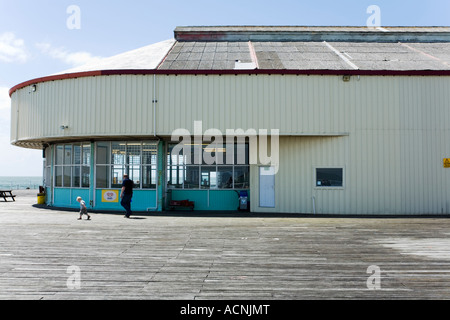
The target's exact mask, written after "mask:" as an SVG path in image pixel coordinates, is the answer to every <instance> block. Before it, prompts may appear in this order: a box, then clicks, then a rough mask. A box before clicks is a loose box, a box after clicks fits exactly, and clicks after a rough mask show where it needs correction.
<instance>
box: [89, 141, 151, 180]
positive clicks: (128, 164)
mask: <svg viewBox="0 0 450 320" xmlns="http://www.w3.org/2000/svg"><path fill="white" fill-rule="evenodd" d="M157 155H158V153H157V143H156V142H141V141H139V142H116V141H114V142H98V143H97V145H96V187H97V188H105V189H106V188H121V187H122V182H123V175H124V174H128V175H129V177H130V179H131V180H133V181H134V184H135V188H137V189H156V178H157V175H156V168H157Z"/></svg>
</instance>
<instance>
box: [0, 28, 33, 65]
mask: <svg viewBox="0 0 450 320" xmlns="http://www.w3.org/2000/svg"><path fill="white" fill-rule="evenodd" d="M28 58H29V54H28V53H27V51H26V48H25V41H23V39H18V38H17V37H16V35H15V34H14V33H12V32H4V33H1V34H0V61H2V62H7V63H11V62H19V63H25V62H26V61H27V60H28Z"/></svg>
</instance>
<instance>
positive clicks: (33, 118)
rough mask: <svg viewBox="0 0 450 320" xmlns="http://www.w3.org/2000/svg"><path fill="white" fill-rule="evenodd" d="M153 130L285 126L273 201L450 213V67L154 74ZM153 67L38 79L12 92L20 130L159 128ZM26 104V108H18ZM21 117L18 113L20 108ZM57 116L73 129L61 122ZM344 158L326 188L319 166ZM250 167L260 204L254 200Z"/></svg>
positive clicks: (281, 205) (46, 134)
mask: <svg viewBox="0 0 450 320" xmlns="http://www.w3.org/2000/svg"><path fill="white" fill-rule="evenodd" d="M156 87H157V92H156V98H157V100H158V103H157V106H156V108H157V110H156V114H157V119H156V131H157V134H158V135H160V136H170V135H171V133H172V131H173V130H174V129H177V128H186V129H188V130H190V131H191V132H192V133H193V124H194V121H196V120H201V121H203V130H206V129H209V128H217V129H219V130H221V131H222V132H223V133H225V132H226V129H237V128H242V129H244V130H245V129H249V128H254V129H256V130H258V129H268V130H270V129H280V133H281V134H282V135H284V137H282V138H281V140H280V170H279V174H278V175H277V177H276V207H275V208H274V209H271V211H275V212H304V213H312V197H315V199H316V212H317V213H342V214H344V213H348V214H358V213H360V214H369V213H392V214H396V213H409V214H419V213H436V214H439V213H450V202H449V200H447V199H450V192H449V188H450V169H444V168H443V164H442V161H443V158H450V78H448V77H392V76H386V77H381V76H373V77H361V78H360V79H358V77H352V79H351V81H350V82H348V83H346V82H343V81H342V78H341V77H339V76H295V75H284V76H282V75H258V76H256V75H252V76H250V75H239V76H234V75H222V76H218V75H208V76H205V75H198V76H195V75H180V76H174V75H170V76H166V75H158V76H157V86H156ZM152 99H153V76H144V75H126V76H102V77H92V78H79V79H68V80H58V81H53V82H46V83H40V84H38V91H37V92H36V93H29V88H23V89H21V90H18V91H16V92H15V93H14V94H13V96H12V101H13V103H12V128H11V137H12V141H17V140H19V141H27V140H36V141H40V140H43V141H45V140H46V139H48V140H52V139H55V138H61V137H65V136H66V137H74V136H75V137H90V136H111V135H113V136H142V135H149V136H151V135H153V104H152ZM17 112H18V113H17ZM17 114H18V116H19V118H18V121H17V118H16V115H17ZM61 125H68V126H69V129H68V130H65V131H62V130H61V129H60V126H61ZM320 166H328V167H330V166H338V167H340V166H342V167H344V169H345V187H344V188H343V189H340V190H328V189H327V190H319V189H316V188H315V186H314V168H315V167H320ZM257 178H258V169H257V167H256V166H254V167H253V168H252V193H251V197H252V199H251V200H252V203H253V206H252V209H253V210H255V211H262V210H266V211H267V210H268V209H259V208H258V207H257V206H255V204H257V203H258V199H257V197H258V179H257Z"/></svg>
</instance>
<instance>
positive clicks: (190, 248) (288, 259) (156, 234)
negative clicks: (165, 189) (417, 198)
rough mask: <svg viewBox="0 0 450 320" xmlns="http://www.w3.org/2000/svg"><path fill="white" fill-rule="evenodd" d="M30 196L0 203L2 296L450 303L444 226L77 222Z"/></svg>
mask: <svg viewBox="0 0 450 320" xmlns="http://www.w3.org/2000/svg"><path fill="white" fill-rule="evenodd" d="M35 193H36V192H33V191H22V192H20V191H18V192H17V198H16V202H8V203H1V204H0V299H8V300H9V299H14V300H15V299H17V300H20V299H27V300H30V299H31V300H41V299H43V300H63V299H64V300H80V299H94V300H100V299H101V300H103V299H105V300H116V299H117V300H118V299H121V300H122V299H132V300H135V299H136V300H139V299H145V300H152V299H157V300H172V299H177V300H180V299H181V300H185V299H186V300H210V299H211V300H217V299H219V300H227V299H233V300H247V299H251V300H255V299H256V300H259V299H261V300H309V299H449V298H450V219H447V218H394V219H389V218H382V219H375V218H370V219H361V218H342V219H340V218H303V217H287V218H285V217H283V218H277V217H263V216H254V217H252V216H249V217H244V218H239V217H220V216H217V217H215V216H213V215H209V216H207V215H204V216H190V217H183V214H182V213H180V212H176V213H170V214H171V215H170V216H164V215H156V216H153V215H147V216H136V217H133V218H132V219H124V218H123V216H122V215H116V214H111V215H108V214H95V213H94V214H91V215H92V221H86V220H83V221H78V220H77V218H78V213H77V212H67V211H58V210H46V209H40V208H37V207H34V206H32V205H33V204H34V203H36V194H35ZM370 266H375V267H377V268H379V271H380V273H379V277H377V274H375V275H372V274H371V273H368V268H369V267H370ZM73 267H75V269H74V268H73ZM73 270H78V271H79V272H76V273H72V271H73ZM371 276H372V278H374V277H375V279H376V280H379V282H378V284H379V286H378V287H373V286H371V288H374V289H378V290H369V287H368V283H367V280H368V278H369V277H371ZM77 281H78V282H77ZM376 283H377V282H370V284H376ZM74 284H78V285H79V286H78V287H76V286H75V287H74V286H73V285H74Z"/></svg>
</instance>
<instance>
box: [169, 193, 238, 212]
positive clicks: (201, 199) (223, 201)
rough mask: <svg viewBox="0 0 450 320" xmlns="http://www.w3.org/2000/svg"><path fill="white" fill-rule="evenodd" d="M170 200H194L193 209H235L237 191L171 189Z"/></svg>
mask: <svg viewBox="0 0 450 320" xmlns="http://www.w3.org/2000/svg"><path fill="white" fill-rule="evenodd" d="M172 200H189V201H194V202H195V210H212V211H236V210H237V209H238V206H239V195H238V191H234V190H181V189H172Z"/></svg>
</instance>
